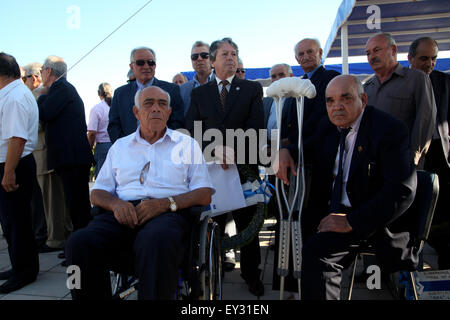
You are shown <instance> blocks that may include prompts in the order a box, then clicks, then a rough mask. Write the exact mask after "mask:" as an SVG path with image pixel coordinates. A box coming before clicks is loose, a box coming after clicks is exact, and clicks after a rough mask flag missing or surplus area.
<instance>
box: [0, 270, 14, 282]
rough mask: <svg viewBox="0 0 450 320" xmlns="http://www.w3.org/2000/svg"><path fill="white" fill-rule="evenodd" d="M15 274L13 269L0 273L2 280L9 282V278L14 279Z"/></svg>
mask: <svg viewBox="0 0 450 320" xmlns="http://www.w3.org/2000/svg"><path fill="white" fill-rule="evenodd" d="M13 273H14V272H13V270H12V269H9V270H6V271H3V272H0V280H8V279H9V278H11V277H12V275H13Z"/></svg>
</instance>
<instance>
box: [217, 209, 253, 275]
mask: <svg viewBox="0 0 450 320" xmlns="http://www.w3.org/2000/svg"><path fill="white" fill-rule="evenodd" d="M255 211H256V206H250V207H245V208H241V209H238V210H234V211H233V212H232V214H233V219H234V222H235V223H236V231H237V232H238V233H239V232H242V231H243V230H244V229H245V228H247V226H248V225H249V223H250V222H251V221H252V219H253V216H254V215H255ZM226 217H227V215H226V214H223V215H220V216H217V217H214V220H215V221H216V222H217V223H218V224H219V226H220V229H221V234H222V235H223V234H224V232H225V223H226ZM240 251H241V253H240V265H241V273H242V277H243V278H244V279H245V280H247V281H252V280H253V279H255V278H259V275H260V273H261V270H260V269H259V265H260V263H261V249H260V246H259V237H258V235H256V236H255V237H254V238H253V240H252V241H251V242H250V243H248V244H247V245H245V246H243V247H241V248H240Z"/></svg>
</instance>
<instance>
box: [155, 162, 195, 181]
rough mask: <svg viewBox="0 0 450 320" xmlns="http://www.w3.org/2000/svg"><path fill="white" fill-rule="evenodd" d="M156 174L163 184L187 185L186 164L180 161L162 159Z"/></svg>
mask: <svg viewBox="0 0 450 320" xmlns="http://www.w3.org/2000/svg"><path fill="white" fill-rule="evenodd" d="M157 176H158V178H159V179H158V180H159V181H161V182H162V184H163V185H171V186H187V185H188V181H187V180H188V166H187V165H186V164H182V163H180V164H176V163H174V162H173V161H171V160H163V161H162V162H161V167H160V172H158V175H157Z"/></svg>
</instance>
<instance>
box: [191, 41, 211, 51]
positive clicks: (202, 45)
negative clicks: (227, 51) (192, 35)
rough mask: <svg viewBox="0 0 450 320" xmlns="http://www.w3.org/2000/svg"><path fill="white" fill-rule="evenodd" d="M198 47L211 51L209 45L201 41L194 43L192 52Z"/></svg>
mask: <svg viewBox="0 0 450 320" xmlns="http://www.w3.org/2000/svg"><path fill="white" fill-rule="evenodd" d="M197 47H207V48H208V51H209V44H207V43H206V42H203V41H200V40H199V41H195V42H194V44H193V45H192V48H191V52H192V50H194V48H197Z"/></svg>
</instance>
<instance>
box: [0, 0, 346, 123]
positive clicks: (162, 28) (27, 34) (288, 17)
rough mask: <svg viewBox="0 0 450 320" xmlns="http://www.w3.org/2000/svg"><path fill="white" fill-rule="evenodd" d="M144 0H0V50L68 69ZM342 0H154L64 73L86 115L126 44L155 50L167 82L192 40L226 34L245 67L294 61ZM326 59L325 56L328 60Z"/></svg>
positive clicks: (183, 65) (121, 78)
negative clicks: (54, 59) (59, 60)
mask: <svg viewBox="0 0 450 320" xmlns="http://www.w3.org/2000/svg"><path fill="white" fill-rule="evenodd" d="M148 1H149V0H127V1H117V0H116V1H107V0H91V1H86V0H58V1H55V0H39V1H32V0H26V1H25V0H18V1H17V0H16V1H2V4H1V11H0V39H1V40H0V51H4V52H7V53H9V54H12V55H13V56H15V57H16V59H17V61H18V62H19V64H20V65H25V64H27V63H30V62H43V61H44V60H45V58H46V57H47V56H49V55H58V56H61V57H63V58H64V59H65V60H66V62H67V64H68V66H69V68H71V67H72V66H73V65H74V64H75V63H76V62H77V61H78V60H79V59H81V58H82V57H83V56H84V55H85V54H86V53H87V52H89V51H90V50H91V49H92V48H94V47H95V46H96V45H97V44H98V43H100V42H101V41H102V40H103V39H104V38H105V37H106V36H108V35H109V34H110V33H111V32H112V31H113V30H114V29H116V28H117V27H118V26H119V25H120V24H122V23H123V22H124V21H125V20H126V19H128V18H129V17H130V16H131V15H132V14H134V13H135V12H136V11H137V10H138V9H139V8H141V7H142V6H144V5H145V4H146V3H147V2H148ZM340 3H341V0H320V1H317V0H316V1H304V0H245V1H244V0H227V1H192V0H189V1H187V0H153V1H151V2H150V3H149V4H148V5H147V6H146V7H145V8H144V9H143V10H142V11H140V12H139V13H138V14H137V15H136V16H135V17H134V18H132V19H131V20H130V21H129V22H128V23H126V24H125V25H124V26H123V27H121V28H120V29H119V30H118V31H117V32H115V33H114V34H113V35H112V36H111V37H110V38H108V39H107V40H106V41H105V42H103V43H102V44H101V45H100V46H99V47H98V48H96V49H95V50H94V51H93V52H92V53H90V54H89V55H88V56H87V57H86V58H84V60H82V61H81V62H80V63H79V64H78V65H76V66H75V67H74V68H73V69H72V70H71V71H70V72H69V74H68V77H67V78H68V80H69V81H70V82H71V83H72V84H74V85H75V87H76V88H77V89H78V92H79V93H80V96H81V97H82V99H83V101H84V103H85V108H86V114H87V116H88V115H89V110H90V108H91V107H92V106H93V105H94V104H96V103H98V97H97V94H96V92H97V87H98V85H99V84H100V83H101V82H109V83H110V84H111V85H112V86H113V87H114V88H117V87H119V86H121V85H123V84H124V83H125V81H126V74H127V72H128V69H129V67H128V64H129V55H130V51H131V49H133V48H135V47H138V46H148V47H151V48H152V49H154V50H155V51H156V60H157V68H156V77H157V78H158V79H161V80H166V81H171V80H172V77H173V75H175V74H176V73H177V72H180V71H191V70H192V65H191V62H190V58H189V56H190V49H191V46H192V44H193V43H194V42H195V41H196V40H203V41H206V42H209V43H211V42H212V41H214V40H217V39H221V38H223V37H232V38H233V40H234V41H235V42H236V43H237V44H238V46H239V49H240V57H241V58H242V60H243V61H244V65H245V67H250V68H252V67H253V68H257V67H270V66H272V65H273V64H275V63H280V62H284V63H289V64H291V65H297V62H296V61H295V59H294V54H293V47H294V45H295V43H296V42H297V41H299V40H300V39H302V38H304V37H315V38H318V39H319V40H320V41H321V42H322V45H324V44H325V42H326V39H327V38H328V34H329V32H330V29H331V26H332V24H333V22H334V19H335V16H336V12H337V9H338V7H339V5H340ZM327 62H328V61H327Z"/></svg>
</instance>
